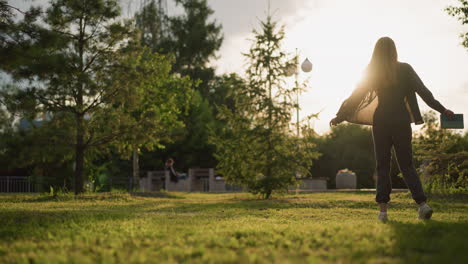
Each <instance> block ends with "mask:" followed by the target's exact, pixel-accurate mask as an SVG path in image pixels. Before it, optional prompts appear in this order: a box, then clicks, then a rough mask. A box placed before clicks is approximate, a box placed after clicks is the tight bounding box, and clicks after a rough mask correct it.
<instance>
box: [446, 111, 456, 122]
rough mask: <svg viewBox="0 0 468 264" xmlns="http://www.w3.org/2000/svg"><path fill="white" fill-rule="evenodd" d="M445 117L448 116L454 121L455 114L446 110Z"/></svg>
mask: <svg viewBox="0 0 468 264" xmlns="http://www.w3.org/2000/svg"><path fill="white" fill-rule="evenodd" d="M444 115H445V116H447V117H448V119H449V120H452V119H453V117H454V115H455V114H454V113H453V112H452V111H451V110H448V109H445V111H444Z"/></svg>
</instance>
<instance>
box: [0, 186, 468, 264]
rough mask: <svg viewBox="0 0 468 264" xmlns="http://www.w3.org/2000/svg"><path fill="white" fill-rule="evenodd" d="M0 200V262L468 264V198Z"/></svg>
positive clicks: (171, 196)
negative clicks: (384, 202) (423, 210)
mask: <svg viewBox="0 0 468 264" xmlns="http://www.w3.org/2000/svg"><path fill="white" fill-rule="evenodd" d="M373 199H374V195H373V194H370V193H312V194H300V195H286V196H282V197H278V198H275V199H271V200H258V199H256V198H255V197H254V196H251V195H249V194H243V193H242V194H199V193H192V194H182V193H174V194H164V193H162V194H159V195H158V194H155V195H153V196H145V195H142V194H141V195H133V196H131V195H128V194H112V193H111V194H93V195H83V196H80V197H78V198H74V197H73V196H71V195H70V196H68V195H62V196H58V197H55V198H54V197H50V196H44V195H0V263H468V203H467V201H468V198H467V196H466V195H458V196H444V197H431V199H430V201H429V203H430V205H431V206H432V207H433V208H434V210H435V213H434V216H433V220H431V221H427V222H423V221H419V220H417V219H416V218H417V217H416V214H417V212H416V206H415V205H414V204H413V203H412V201H411V199H410V196H409V195H408V194H406V193H398V194H394V195H393V196H392V199H393V200H392V202H391V204H390V211H389V217H390V218H391V221H390V222H388V223H386V224H382V223H379V222H378V221H377V220H376V216H377V209H376V204H375V203H374V201H373Z"/></svg>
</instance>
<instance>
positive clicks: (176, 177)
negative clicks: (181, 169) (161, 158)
mask: <svg viewBox="0 0 468 264" xmlns="http://www.w3.org/2000/svg"><path fill="white" fill-rule="evenodd" d="M164 169H165V170H169V176H170V179H171V181H172V182H178V181H179V179H182V180H185V179H187V173H178V172H176V171H175V169H174V160H173V159H168V160H167V161H166V166H165V168H164Z"/></svg>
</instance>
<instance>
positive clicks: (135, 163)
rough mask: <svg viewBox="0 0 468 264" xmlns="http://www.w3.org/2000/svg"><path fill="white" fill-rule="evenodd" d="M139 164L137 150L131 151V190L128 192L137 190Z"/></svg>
mask: <svg viewBox="0 0 468 264" xmlns="http://www.w3.org/2000/svg"><path fill="white" fill-rule="evenodd" d="M139 172H140V168H139V164H138V148H135V149H133V179H132V181H131V182H132V184H131V189H130V190H129V191H132V189H133V190H134V189H136V188H138V183H139V179H140V177H139Z"/></svg>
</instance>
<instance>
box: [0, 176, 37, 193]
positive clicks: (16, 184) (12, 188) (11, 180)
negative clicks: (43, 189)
mask: <svg viewBox="0 0 468 264" xmlns="http://www.w3.org/2000/svg"><path fill="white" fill-rule="evenodd" d="M35 191H36V188H35V185H34V184H33V183H32V182H31V181H30V179H29V177H28V176H1V177H0V192H7V193H22V192H23V193H24V192H35Z"/></svg>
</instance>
